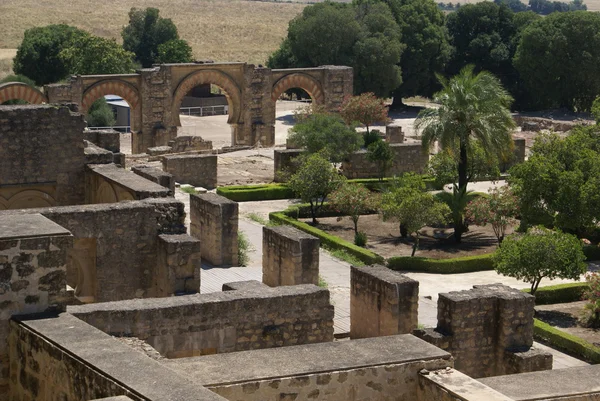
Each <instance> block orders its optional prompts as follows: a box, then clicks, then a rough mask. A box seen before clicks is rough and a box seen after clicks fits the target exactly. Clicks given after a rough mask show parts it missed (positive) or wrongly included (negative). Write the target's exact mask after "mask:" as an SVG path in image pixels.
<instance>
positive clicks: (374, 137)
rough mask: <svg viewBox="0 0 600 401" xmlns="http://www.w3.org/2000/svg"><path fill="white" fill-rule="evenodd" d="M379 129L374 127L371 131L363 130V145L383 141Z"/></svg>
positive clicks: (366, 145)
mask: <svg viewBox="0 0 600 401" xmlns="http://www.w3.org/2000/svg"><path fill="white" fill-rule="evenodd" d="M380 133H381V131H378V130H376V129H374V130H373V131H370V132H365V133H364V134H363V140H364V142H365V143H364V145H363V146H364V147H365V148H368V147H369V145H370V144H372V143H375V142H383V141H382V139H381V136H380Z"/></svg>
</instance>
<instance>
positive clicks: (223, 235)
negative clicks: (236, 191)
mask: <svg viewBox="0 0 600 401" xmlns="http://www.w3.org/2000/svg"><path fill="white" fill-rule="evenodd" d="M190 220H191V225H190V233H191V234H192V235H193V236H194V237H196V238H198V239H199V240H200V247H201V254H202V259H203V260H205V261H206V262H208V263H210V264H211V265H213V266H237V265H238V204H237V202H234V201H231V200H229V199H227V198H225V197H223V196H220V195H216V194H212V193H207V194H200V195H194V194H192V195H190Z"/></svg>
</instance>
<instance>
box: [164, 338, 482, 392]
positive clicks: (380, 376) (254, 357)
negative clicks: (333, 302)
mask: <svg viewBox="0 0 600 401" xmlns="http://www.w3.org/2000/svg"><path fill="white" fill-rule="evenodd" d="M167 364H168V366H169V367H171V368H172V369H173V370H175V371H177V372H180V373H181V374H183V375H186V376H188V377H190V378H191V379H193V380H195V381H197V382H199V383H201V384H202V385H204V386H205V387H207V388H210V389H211V390H213V391H214V392H215V393H217V394H219V395H221V396H223V397H225V398H227V399H228V400H230V401H265V400H328V401H366V400H368V401H388V400H395V401H416V396H417V378H418V372H419V371H420V370H422V369H443V368H445V367H449V366H452V360H451V357H450V355H449V354H447V353H445V352H444V351H442V350H440V349H438V348H435V347H433V346H431V345H429V344H427V343H425V342H424V341H419V340H418V339H417V338H415V337H413V336H411V335H401V336H387V337H380V338H373V339H368V340H354V341H342V342H333V343H321V344H311V345H304V346H294V347H284V348H278V349H265V350H257V351H248V352H244V353H232V354H221V355H209V356H204V357H200V358H186V359H177V360H170V361H167ZM224 366H235V369H223V367H224ZM479 401H483V400H479Z"/></svg>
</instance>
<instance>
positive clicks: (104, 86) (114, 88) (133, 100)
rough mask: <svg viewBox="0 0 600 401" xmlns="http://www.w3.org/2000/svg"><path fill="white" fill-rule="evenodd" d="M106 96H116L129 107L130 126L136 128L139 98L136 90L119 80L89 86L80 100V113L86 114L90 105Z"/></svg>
mask: <svg viewBox="0 0 600 401" xmlns="http://www.w3.org/2000/svg"><path fill="white" fill-rule="evenodd" d="M106 95H117V96H120V97H122V98H123V100H125V101H126V102H127V103H129V107H131V125H132V130H133V126H136V128H137V126H138V123H139V120H138V118H137V117H138V115H139V111H140V96H139V94H138V90H137V89H136V88H135V87H134V86H133V85H131V84H129V83H127V82H124V81H120V80H104V81H100V82H98V83H96V84H94V85H92V86H90V87H89V88H88V89H87V90H86V91H85V92H84V93H83V97H82V99H81V112H82V113H84V114H85V113H87V111H88V109H89V108H90V107H91V106H92V104H93V103H94V102H95V101H96V100H98V99H100V98H101V97H104V96H106Z"/></svg>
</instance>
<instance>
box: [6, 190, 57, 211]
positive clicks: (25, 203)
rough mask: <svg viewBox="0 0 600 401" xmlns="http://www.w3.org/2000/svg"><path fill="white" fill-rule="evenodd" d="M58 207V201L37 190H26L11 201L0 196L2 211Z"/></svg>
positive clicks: (14, 196)
mask: <svg viewBox="0 0 600 401" xmlns="http://www.w3.org/2000/svg"><path fill="white" fill-rule="evenodd" d="M50 206H56V201H55V200H54V198H53V197H52V196H50V195H49V194H47V193H45V192H42V191H37V190H31V189H30V190H25V191H21V192H18V193H16V194H15V195H13V196H12V197H10V198H9V199H4V198H3V197H1V196H0V210H12V209H33V208H39V207H50Z"/></svg>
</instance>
